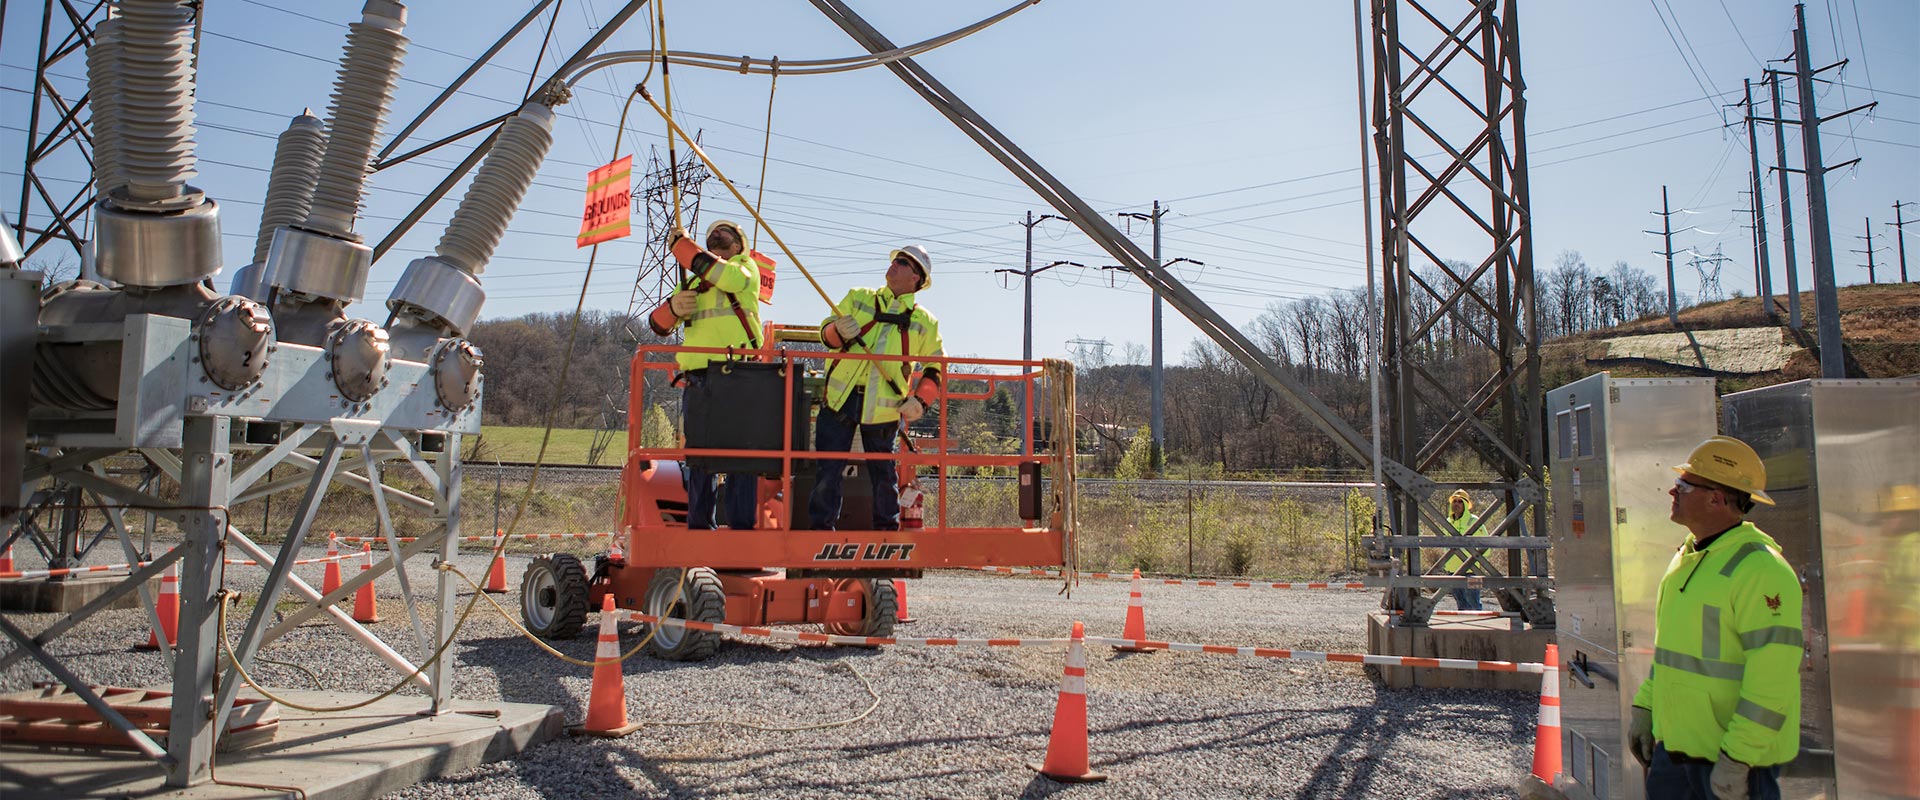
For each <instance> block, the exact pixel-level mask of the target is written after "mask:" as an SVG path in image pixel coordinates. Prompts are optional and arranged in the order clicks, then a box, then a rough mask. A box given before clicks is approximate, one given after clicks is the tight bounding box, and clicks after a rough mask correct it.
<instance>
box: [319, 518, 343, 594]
mask: <svg viewBox="0 0 1920 800" xmlns="http://www.w3.org/2000/svg"><path fill="white" fill-rule="evenodd" d="M338 588H340V536H339V535H338V534H336V533H334V532H333V531H327V568H326V570H325V571H324V572H322V573H321V574H320V593H321V594H332V593H333V590H335V589H338Z"/></svg>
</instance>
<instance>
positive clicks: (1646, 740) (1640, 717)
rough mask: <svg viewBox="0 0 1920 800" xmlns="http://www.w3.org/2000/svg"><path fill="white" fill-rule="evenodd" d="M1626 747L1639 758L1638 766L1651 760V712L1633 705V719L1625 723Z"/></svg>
mask: <svg viewBox="0 0 1920 800" xmlns="http://www.w3.org/2000/svg"><path fill="white" fill-rule="evenodd" d="M1627 749H1629V750H1632V751H1633V757H1634V758H1636V759H1639V761H1640V766H1643V767H1644V766H1647V765H1648V764H1650V763H1652V762H1653V712H1652V711H1650V710H1647V709H1645V708H1641V707H1640V706H1634V707H1633V720H1632V721H1631V722H1629V723H1627Z"/></svg>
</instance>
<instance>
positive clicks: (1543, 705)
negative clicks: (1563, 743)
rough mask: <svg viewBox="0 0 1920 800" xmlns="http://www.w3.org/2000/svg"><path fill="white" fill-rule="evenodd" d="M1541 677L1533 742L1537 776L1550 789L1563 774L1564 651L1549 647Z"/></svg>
mask: <svg viewBox="0 0 1920 800" xmlns="http://www.w3.org/2000/svg"><path fill="white" fill-rule="evenodd" d="M1542 661H1543V662H1544V663H1545V664H1546V669H1545V670H1544V671H1542V672H1541V673H1540V724H1539V727H1538V728H1537V729H1536V731H1535V733H1534V739H1533V776H1534V777H1536V778H1539V779H1540V780H1541V781H1542V782H1544V783H1546V784H1547V785H1548V786H1552V785H1553V779H1554V777H1555V776H1557V775H1559V774H1560V648H1559V647H1557V646H1555V645H1552V644H1549V645H1547V655H1546V657H1545V658H1544V659H1542Z"/></svg>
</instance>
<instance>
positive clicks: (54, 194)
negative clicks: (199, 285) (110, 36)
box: [12, 0, 197, 259]
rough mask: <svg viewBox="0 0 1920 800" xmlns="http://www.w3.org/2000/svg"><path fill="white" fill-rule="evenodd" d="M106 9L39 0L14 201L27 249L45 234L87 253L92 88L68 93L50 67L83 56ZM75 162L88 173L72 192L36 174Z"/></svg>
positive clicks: (100, 2)
mask: <svg viewBox="0 0 1920 800" xmlns="http://www.w3.org/2000/svg"><path fill="white" fill-rule="evenodd" d="M196 8H197V6H196ZM106 9H107V0H93V1H92V2H75V0H45V2H43V3H42V4H41V9H40V43H39V44H40V49H39V52H38V55H37V57H36V58H35V60H34V65H33V90H32V93H31V94H32V98H31V99H30V100H29V101H28V103H29V106H28V111H27V141H26V153H25V157H24V158H22V159H21V170H20V171H21V175H20V204H19V205H18V206H16V210H15V211H14V213H13V215H12V219H13V225H14V230H15V232H16V235H17V238H18V239H19V242H20V246H21V249H22V251H23V252H24V253H26V255H28V256H32V255H33V254H34V253H36V252H38V251H39V250H40V248H42V247H45V246H46V245H47V244H48V243H49V242H54V241H63V242H66V243H67V244H68V245H70V246H72V247H73V252H74V255H76V256H78V257H80V258H82V259H84V258H85V253H84V251H83V250H82V245H83V244H84V243H85V242H86V241H87V238H88V237H87V236H85V235H84V234H82V233H81V231H82V230H84V228H85V226H84V225H82V224H81V218H82V217H85V216H86V214H87V212H88V211H89V210H91V209H92V208H93V201H94V192H93V180H92V177H93V176H92V172H93V136H92V134H91V132H90V129H89V127H88V126H89V124H90V123H91V117H92V114H91V110H90V108H89V105H88V102H87V101H88V98H89V97H90V96H91V94H83V95H81V96H80V97H78V98H69V97H67V96H66V95H64V94H62V93H61V91H60V89H59V88H58V87H56V86H54V84H53V81H52V80H51V79H50V75H49V73H50V72H51V71H52V70H53V69H54V68H55V67H57V66H59V65H60V64H61V63H63V62H66V61H68V60H69V59H73V60H80V61H84V60H85V58H86V51H87V47H88V45H90V44H91V43H92V41H93V26H94V25H95V24H97V23H99V22H100V21H101V20H104V19H106V16H107V12H106ZM83 71H84V70H83ZM83 112H85V113H83ZM43 126H44V127H43ZM76 162H77V163H78V164H79V165H83V166H84V168H85V170H86V172H87V180H85V181H82V182H80V185H79V186H77V187H76V188H74V189H73V191H72V192H70V193H69V192H60V191H55V190H54V189H53V188H51V187H50V186H48V185H47V184H48V182H49V181H50V180H54V178H53V177H51V176H43V175H41V174H40V169H41V165H42V164H47V163H52V164H57V165H59V166H60V168H61V169H63V170H72V169H73V168H74V166H75V165H76Z"/></svg>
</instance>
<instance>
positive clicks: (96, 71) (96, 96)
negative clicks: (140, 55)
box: [87, 16, 127, 197]
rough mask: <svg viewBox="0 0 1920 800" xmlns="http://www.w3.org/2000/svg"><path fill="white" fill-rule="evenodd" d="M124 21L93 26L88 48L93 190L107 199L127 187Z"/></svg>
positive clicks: (103, 21) (112, 21)
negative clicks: (123, 106)
mask: <svg viewBox="0 0 1920 800" xmlns="http://www.w3.org/2000/svg"><path fill="white" fill-rule="evenodd" d="M120 53H121V46H120V18H119V17H114V16H109V17H107V18H106V19H105V20H102V21H101V22H100V24H98V25H95V26H93V44H91V45H88V46H87V103H88V105H90V106H92V107H93V122H92V123H90V127H91V128H92V130H91V131H89V132H90V133H91V134H92V135H93V187H94V189H93V191H94V193H95V194H97V195H99V196H101V197H105V196H107V193H108V192H111V191H113V190H114V189H118V188H120V187H121V186H124V185H126V182H127V179H126V175H125V174H124V173H122V172H121V171H120Z"/></svg>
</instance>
